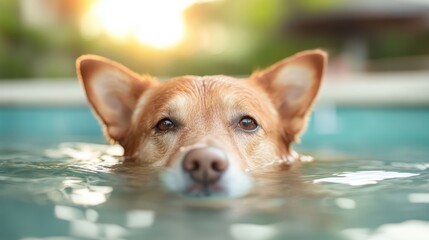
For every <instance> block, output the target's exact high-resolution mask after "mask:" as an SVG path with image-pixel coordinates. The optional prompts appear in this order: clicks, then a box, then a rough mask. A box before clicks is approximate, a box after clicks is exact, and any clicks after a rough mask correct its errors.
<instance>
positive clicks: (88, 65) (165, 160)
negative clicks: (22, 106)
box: [77, 50, 327, 170]
mask: <svg viewBox="0 0 429 240" xmlns="http://www.w3.org/2000/svg"><path fill="white" fill-rule="evenodd" d="M326 59H327V56H326V53H325V52H323V51H321V50H311V51H304V52H301V53H298V54H296V55H294V56H292V57H290V58H286V59H284V60H282V61H280V62H278V63H276V64H274V65H273V66H271V67H269V68H267V69H265V70H262V71H257V72H255V73H253V74H252V75H251V76H250V77H249V78H248V79H236V78H233V77H228V76H222V75H219V76H204V77H198V76H182V77H177V78H173V79H171V80H169V81H166V82H159V81H157V80H156V79H155V78H152V77H150V76H140V75H138V74H136V73H134V72H132V71H130V70H128V69H127V68H126V67H124V66H122V65H120V64H118V63H116V62H113V61H111V60H108V59H105V58H102V57H99V56H94V55H84V56H81V57H80V58H79V59H78V60H77V72H78V76H79V79H80V80H81V82H82V84H83V86H84V88H85V90H86V94H87V97H88V100H89V102H90V103H91V106H92V107H93V109H94V111H95V112H96V114H97V116H98V117H99V118H100V121H101V123H102V124H103V126H104V131H105V133H106V135H107V137H108V138H109V139H110V140H112V141H113V142H117V143H119V144H120V145H122V146H123V147H124V149H125V156H126V158H128V159H134V160H139V161H141V162H143V163H148V164H151V165H154V166H166V167H169V166H172V165H173V164H174V163H175V162H176V161H180V160H181V156H182V153H183V151H186V149H187V148H192V146H195V145H198V144H205V145H210V146H216V147H218V148H220V149H222V150H223V151H224V152H226V153H227V155H228V156H229V158H230V159H233V161H235V162H236V164H237V165H239V166H240V168H241V169H242V170H244V169H249V168H255V167H257V166H261V165H264V164H267V163H269V162H270V161H273V160H280V161H282V162H283V164H281V165H282V166H283V167H285V166H286V168H287V166H289V165H290V164H291V163H292V162H294V160H296V158H297V156H296V155H295V154H294V152H293V150H292V149H291V144H292V143H293V142H296V141H298V140H299V134H300V133H301V132H302V131H303V130H304V128H305V125H306V122H307V118H308V116H309V113H310V111H311V107H312V104H313V102H314V99H315V98H316V95H317V92H318V90H319V87H320V83H321V79H322V76H323V72H324V69H325V64H326ZM244 116H250V117H252V118H253V119H255V120H256V122H257V124H258V125H259V129H258V130H257V131H255V132H251V133H249V132H245V131H242V130H241V129H240V128H239V126H238V123H239V121H240V119H241V118H242V117H244ZM163 118H170V119H172V120H173V121H174V123H175V129H174V130H172V131H168V132H159V131H157V130H156V125H157V123H158V121H160V120H161V119H163Z"/></svg>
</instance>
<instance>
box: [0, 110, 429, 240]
mask: <svg viewBox="0 0 429 240" xmlns="http://www.w3.org/2000/svg"><path fill="white" fill-rule="evenodd" d="M104 143H105V141H104V139H103V137H102V134H101V132H100V129H99V126H98V123H97V122H96V120H95V119H94V118H93V116H92V114H91V113H90V111H89V110H88V109H87V108H78V107H77V108H67V109H64V108H62V109H57V108H0V239H351V240H355V239H393V238H394V237H395V239H429V238H428V237H427V236H429V109H427V108H407V109H399V108H386V109H384V108H383V109H382V108H333V107H329V108H326V107H320V108H319V109H318V110H317V111H316V112H315V114H314V116H313V118H312V120H311V123H310V124H309V128H308V131H307V133H306V134H305V135H304V136H303V138H302V143H301V144H300V145H297V146H296V148H297V149H299V150H300V152H305V153H306V154H311V155H312V156H313V157H314V158H315V159H316V160H315V161H314V162H311V163H306V164H304V165H303V166H302V167H301V168H299V169H298V170H297V171H294V172H280V173H267V174H261V175H259V176H255V179H256V183H257V184H256V186H255V187H254V189H253V190H252V191H251V192H250V193H249V194H248V195H247V196H245V197H243V198H239V199H225V200H216V201H210V200H205V201H201V200H192V199H185V198H182V197H179V196H176V195H174V194H171V193H168V192H166V191H164V190H163V188H162V187H161V185H160V183H159V182H158V177H157V171H158V170H156V169H147V168H144V167H142V166H138V165H130V164H121V163H120V161H119V160H118V158H117V155H118V154H120V151H121V149H120V148H118V147H115V146H113V147H109V146H107V145H105V144H104Z"/></svg>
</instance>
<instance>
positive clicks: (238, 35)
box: [0, 0, 429, 79]
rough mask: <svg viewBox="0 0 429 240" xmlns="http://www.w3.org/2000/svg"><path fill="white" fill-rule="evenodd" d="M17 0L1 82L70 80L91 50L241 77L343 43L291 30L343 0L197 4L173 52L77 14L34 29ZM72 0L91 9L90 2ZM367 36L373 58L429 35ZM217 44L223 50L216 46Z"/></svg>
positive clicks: (179, 71)
mask: <svg viewBox="0 0 429 240" xmlns="http://www.w3.org/2000/svg"><path fill="white" fill-rule="evenodd" d="M34 1H38V0H34ZM20 2H21V1H15V0H3V1H1V2H0V79H12V78H59V77H73V76H75V67H74V61H75V59H76V58H77V57H78V56H79V55H81V54H88V53H90V54H99V55H103V56H105V57H108V58H111V59H113V60H116V61H118V62H121V63H123V64H124V65H126V66H129V67H130V68H131V69H133V70H135V71H137V72H140V73H150V74H152V75H159V76H175V75H183V74H195V75H209V74H220V73H222V74H235V75H241V74H249V73H250V72H252V71H253V70H255V69H258V68H262V67H266V66H268V65H270V64H272V63H273V62H275V61H278V60H280V59H282V58H284V57H287V56H289V55H291V54H293V53H295V52H297V51H300V50H304V49H311V48H324V49H327V50H329V51H330V52H331V53H338V52H339V51H340V49H341V48H342V46H343V44H344V43H343V40H342V39H339V38H338V36H333V35H328V34H327V35H323V34H322V35H320V34H319V35H310V36H298V35H296V34H294V32H290V31H288V24H289V22H290V20H291V17H293V16H296V15H297V14H301V12H303V9H305V10H306V11H307V12H315V11H317V10H324V11H325V10H326V9H331V8H333V6H335V5H336V4H338V3H339V2H341V0H329V1H323V0H303V1H294V0H289V1H285V0H224V1H214V2H202V3H198V4H195V5H193V6H192V7H191V8H189V9H188V10H187V11H186V20H187V23H188V28H189V32H188V34H189V35H188V40H186V41H184V42H183V43H182V44H181V45H180V46H178V47H176V48H172V49H168V50H159V49H154V48H151V47H149V46H145V45H142V44H141V43H139V42H137V41H132V40H130V41H127V42H123V41H122V42H121V41H117V40H115V39H111V38H109V37H107V36H106V35H104V34H102V35H99V36H98V37H93V38H87V37H84V36H82V35H81V31H80V29H79V27H80V26H79V23H80V18H81V14H80V13H78V12H75V13H73V14H71V17H70V16H68V17H64V18H61V19H60V20H59V21H58V22H55V23H54V24H49V25H46V26H43V27H40V26H31V25H30V26H29V25H27V24H24V23H23V21H22V11H21V9H20V7H21V5H20ZM69 2H72V1H69ZM75 2H80V3H76V4H78V5H79V4H80V5H82V6H86V5H87V2H88V1H85V0H75ZM85 2H86V5H85V4H83V3H85ZM202 33H204V34H205V35H204V34H203V35H204V36H206V39H205V40H207V43H206V45H207V46H206V47H204V44H200V42H201V41H203V40H204V39H203V38H202V37H201V36H202ZM201 39H202V40H201ZM205 40H204V41H205ZM368 41H369V50H370V52H369V55H370V57H371V58H375V59H377V58H383V57H398V56H408V55H410V54H414V55H421V54H428V53H429V45H428V44H427V42H428V41H429V34H428V33H427V32H423V33H421V34H420V35H419V37H416V36H415V37H413V38H410V37H409V36H408V35H404V34H402V33H401V32H399V31H396V32H395V31H389V32H385V33H383V34H379V35H377V36H376V37H371V38H370V39H369V40H368ZM416 42H417V43H418V44H415V43H416ZM216 44H219V47H216V46H214V47H213V46H212V45H216Z"/></svg>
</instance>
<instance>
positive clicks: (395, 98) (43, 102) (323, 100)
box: [0, 71, 429, 107]
mask: <svg viewBox="0 0 429 240" xmlns="http://www.w3.org/2000/svg"><path fill="white" fill-rule="evenodd" d="M86 104H87V101H86V97H85V95H84V93H83V90H82V87H81V86H80V84H79V82H78V81H77V79H75V78H61V79H18V80H1V81H0V107H18V106H19V107H62V106H86ZM317 104H318V105H326V104H332V105H336V106H365V107H371V106H385V107H415V106H424V107H429V71H419V72H390V73H365V74H363V73H362V74H335V75H334V74H328V75H327V76H326V77H325V81H324V83H323V85H322V89H321V91H320V93H319V96H318V101H317Z"/></svg>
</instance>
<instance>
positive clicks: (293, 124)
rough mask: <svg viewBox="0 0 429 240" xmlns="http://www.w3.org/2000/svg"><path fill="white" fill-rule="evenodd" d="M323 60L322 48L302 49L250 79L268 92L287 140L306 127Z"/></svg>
mask: <svg viewBox="0 0 429 240" xmlns="http://www.w3.org/2000/svg"><path fill="white" fill-rule="evenodd" d="M326 62H327V54H326V53H325V52H324V51H322V50H310V51H303V52H300V53H298V54H296V55H294V56H292V57H289V58H286V59H284V60H282V61H280V62H278V63H276V64H274V65H272V66H271V67H269V68H267V69H265V70H262V71H258V72H256V73H254V74H253V75H252V76H251V78H250V80H251V81H256V84H257V85H259V86H261V87H262V88H263V89H264V90H265V91H266V92H267V93H268V95H269V97H270V98H271V100H272V102H273V104H274V105H275V107H276V108H277V111H278V113H279V117H280V122H281V123H282V125H283V126H282V127H283V129H284V131H285V134H286V135H285V137H286V138H288V140H289V141H298V140H299V138H298V135H299V133H300V132H301V131H302V130H303V129H304V128H305V126H306V123H307V117H308V115H309V113H310V111H311V107H312V105H313V102H314V99H315V98H316V96H317V92H318V91H319V87H320V83H321V81H322V77H323V74H324V69H325V65H326Z"/></svg>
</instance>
